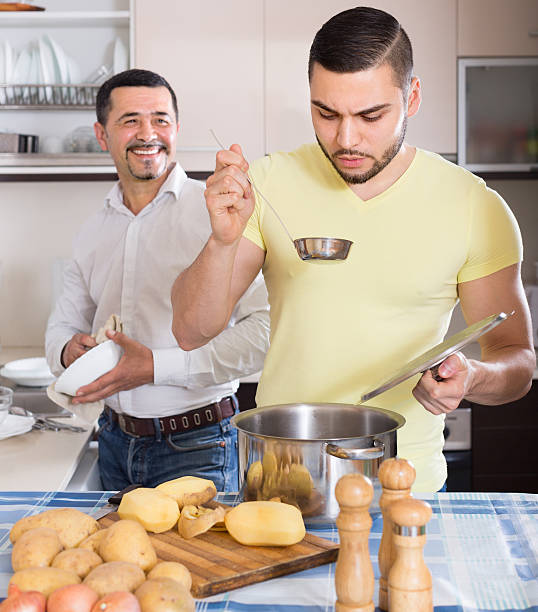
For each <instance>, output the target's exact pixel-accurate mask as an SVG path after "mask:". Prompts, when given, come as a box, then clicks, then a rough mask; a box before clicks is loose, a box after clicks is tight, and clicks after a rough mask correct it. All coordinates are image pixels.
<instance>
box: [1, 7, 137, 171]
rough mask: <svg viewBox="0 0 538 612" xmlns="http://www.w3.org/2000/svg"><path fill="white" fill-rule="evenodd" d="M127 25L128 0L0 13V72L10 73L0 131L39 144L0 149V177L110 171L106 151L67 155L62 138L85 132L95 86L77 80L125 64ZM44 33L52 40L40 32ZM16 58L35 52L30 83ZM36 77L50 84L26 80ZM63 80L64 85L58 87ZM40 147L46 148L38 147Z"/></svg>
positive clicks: (3, 91) (91, 119)
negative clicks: (33, 148)
mask: <svg viewBox="0 0 538 612" xmlns="http://www.w3.org/2000/svg"><path fill="white" fill-rule="evenodd" d="M130 24H131V11H130V1H129V0H95V1H94V2H92V5H91V7H88V6H87V5H83V4H82V3H73V2H70V1H69V0H49V1H48V2H47V3H46V10H45V11H43V12H37V11H36V12H34V11H28V12H2V13H0V45H1V46H0V51H2V52H1V53H0V56H1V57H0V61H1V65H0V73H1V74H2V75H3V76H4V77H10V78H9V82H8V83H7V85H12V87H7V88H6V87H2V88H0V131H9V132H15V133H23V134H35V135H37V136H38V137H39V144H40V150H41V153H22V154H9V153H5V154H1V155H0V176H1V175H13V174H17V173H20V174H22V175H29V174H36V173H37V174H39V173H42V172H45V173H58V172H59V171H60V172H76V173H81V172H82V173H84V172H92V173H94V172H97V171H107V172H109V173H112V172H113V171H114V170H113V166H112V163H111V161H110V158H109V156H108V154H103V153H90V154H89V155H86V152H84V154H77V153H72V152H71V153H70V154H69V155H66V152H67V151H68V150H69V145H68V143H67V140H66V138H67V137H68V135H69V134H70V133H71V132H72V131H73V130H74V129H75V128H77V127H81V126H84V127H85V128H86V129H87V130H89V132H90V135H91V133H92V131H93V128H92V126H93V123H94V122H95V102H94V98H95V94H96V91H97V86H95V85H94V86H93V88H92V87H91V86H83V84H87V83H88V81H89V79H90V78H91V77H92V76H94V73H95V72H96V70H98V69H99V68H101V67H103V66H106V67H107V68H108V69H109V70H110V74H112V72H113V70H114V69H118V67H120V68H119V69H121V67H124V66H125V67H127V66H128V65H129V63H130V61H129V57H128V55H129V49H130V48H131V47H132V45H131V35H132V31H131V27H130ZM45 35H47V36H49V37H50V39H52V42H50V43H49V42H48V39H45V38H43V37H44V36H45ZM10 56H11V57H12V60H11V63H10V62H9V57H10ZM21 57H27V62H26V63H27V64H28V63H29V62H30V61H31V58H32V57H35V61H34V63H33V66H34V67H33V68H32V69H31V70H30V73H32V72H33V75H34V77H33V78H31V79H29V80H32V81H33V83H28V82H27V80H28V70H27V69H23V66H22V63H24V62H22V60H21V61H17V63H15V59H16V58H21ZM6 58H7V59H6ZM105 72H106V71H105ZM9 73H11V74H9ZM60 74H61V77H62V81H61V83H60V82H59V80H58V79H59V75H60ZM25 77H26V78H25ZM0 80H2V81H4V80H7V79H0ZM25 81H26V82H25ZM36 81H38V82H39V83H41V84H42V83H44V82H46V83H47V84H50V86H49V87H46V88H45V87H40V88H38V87H33V88H32V87H30V85H31V84H34V83H35V82H36ZM66 81H68V82H69V83H70V85H69V87H59V86H58V85H60V84H61V85H64V84H65V83H66ZM54 85H56V86H54ZM79 147H80V144H79ZM44 150H46V151H47V153H46V154H42V153H43V151H44ZM88 166H93V168H90V169H88Z"/></svg>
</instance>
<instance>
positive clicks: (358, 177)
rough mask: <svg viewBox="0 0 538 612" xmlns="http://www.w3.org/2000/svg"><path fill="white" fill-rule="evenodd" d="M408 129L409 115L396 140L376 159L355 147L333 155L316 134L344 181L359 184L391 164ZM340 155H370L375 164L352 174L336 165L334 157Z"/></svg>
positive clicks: (341, 150) (322, 148)
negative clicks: (356, 149)
mask: <svg viewBox="0 0 538 612" xmlns="http://www.w3.org/2000/svg"><path fill="white" fill-rule="evenodd" d="M406 131H407V116H405V118H404V120H403V125H402V129H401V131H400V134H399V135H398V137H397V138H396V140H395V141H394V142H393V143H392V144H391V145H390V146H389V147H388V148H387V149H385V152H384V153H383V155H382V156H381V159H376V158H375V157H373V156H372V155H368V154H367V153H363V152H362V151H355V150H353V149H339V150H338V151H336V152H335V153H333V154H332V155H329V153H328V152H327V151H326V150H325V147H324V146H323V145H322V144H321V142H320V140H319V138H318V136H317V134H316V140H317V141H318V144H319V146H320V147H321V150H322V151H323V153H324V154H325V157H326V158H327V159H328V160H329V161H330V162H331V164H332V165H333V168H334V169H335V170H336V172H338V174H339V175H340V176H341V177H342V178H343V179H344V181H345V182H346V183H348V184H350V185H358V184H362V183H366V181H369V180H370V179H371V178H373V177H374V176H375V175H376V174H379V173H380V172H381V170H383V168H385V167H386V166H388V165H389V164H390V162H391V161H392V160H393V159H394V158H395V157H396V155H397V154H398V151H399V150H400V149H401V146H402V144H403V141H404V138H405V132H406ZM339 155H349V156H352V157H369V158H371V159H373V160H374V165H373V166H372V167H371V168H370V170H366V172H362V173H360V174H350V173H348V172H345V171H344V170H342V169H341V168H339V167H338V166H337V165H336V162H335V161H334V158H336V157H338V156H339Z"/></svg>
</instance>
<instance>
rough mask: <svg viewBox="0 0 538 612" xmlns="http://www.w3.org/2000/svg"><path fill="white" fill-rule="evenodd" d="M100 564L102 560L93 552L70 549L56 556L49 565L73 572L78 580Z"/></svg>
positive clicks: (85, 549)
mask: <svg viewBox="0 0 538 612" xmlns="http://www.w3.org/2000/svg"><path fill="white" fill-rule="evenodd" d="M101 563H103V560H102V559H101V557H100V556H99V555H98V554H97V553H94V552H93V550H88V549H87V548H70V549H69V550H64V551H63V552H61V553H59V554H58V555H56V557H54V560H53V561H52V563H51V567H59V568H60V569H64V570H69V571H71V572H75V574H77V576H80V578H85V577H86V576H87V575H88V574H89V573H90V572H91V571H92V569H93V568H94V567H97V566H98V565H101Z"/></svg>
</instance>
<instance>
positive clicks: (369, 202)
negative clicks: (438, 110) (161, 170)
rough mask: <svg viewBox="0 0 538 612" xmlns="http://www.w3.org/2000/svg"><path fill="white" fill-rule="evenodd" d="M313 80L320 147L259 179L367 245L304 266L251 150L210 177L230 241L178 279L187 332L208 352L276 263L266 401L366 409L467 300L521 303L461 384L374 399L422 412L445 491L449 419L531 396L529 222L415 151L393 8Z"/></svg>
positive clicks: (333, 30)
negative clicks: (372, 393) (524, 278)
mask: <svg viewBox="0 0 538 612" xmlns="http://www.w3.org/2000/svg"><path fill="white" fill-rule="evenodd" d="M309 80H310V94H311V113H312V122H313V126H314V130H315V133H316V138H317V144H313V145H305V146H303V147H300V148H299V149H297V150H296V151H294V152H292V153H288V154H285V153H278V154H274V155H270V156H268V157H266V158H264V159H262V160H259V161H257V162H256V163H254V164H253V165H252V166H251V168H250V175H251V177H252V178H253V179H254V183H255V184H256V186H257V187H258V188H259V189H260V191H261V192H262V193H263V194H264V196H265V197H266V198H267V199H268V200H269V201H270V202H271V203H272V204H273V205H275V206H276V208H277V210H278V213H279V215H280V216H281V217H282V218H283V220H284V222H285V224H286V226H287V227H288V229H289V231H290V233H291V234H292V236H294V237H301V236H334V237H339V238H346V239H349V240H352V241H353V243H354V244H353V246H352V248H351V251H350V254H349V256H348V258H347V259H346V260H345V261H343V262H340V263H326V264H324V263H322V264H318V265H315V264H312V263H305V262H303V261H301V260H300V259H299V258H298V256H297V253H296V252H295V250H294V248H293V245H292V244H291V243H290V241H289V239H288V237H287V236H286V234H285V233H284V232H283V230H282V227H281V226H280V225H279V222H278V220H277V219H276V218H275V216H274V215H273V213H272V212H271V211H270V210H268V209H267V207H266V206H265V204H264V202H263V201H262V200H261V199H259V198H258V197H256V194H255V193H254V192H253V190H252V189H251V186H250V184H249V182H248V180H247V175H246V172H247V170H248V164H247V163H246V161H245V159H244V158H243V156H242V152H241V148H240V147H239V146H238V145H233V146H232V147H231V148H230V150H229V151H220V152H219V153H218V154H217V166H216V170H215V173H214V174H213V175H212V176H211V177H210V178H209V180H208V181H207V190H206V201H207V207H208V210H209V214H210V217H211V224H212V235H211V237H210V238H209V240H208V242H207V244H206V246H205V247H204V249H203V251H202V252H201V253H200V255H199V257H198V258H197V259H196V261H195V262H194V263H193V264H192V266H191V267H190V268H188V269H187V270H185V271H184V272H183V273H182V274H181V275H180V276H179V277H178V279H177V280H176V282H175V284H174V288H173V291H172V301H173V310H174V322H173V331H174V335H175V336H176V338H177V340H178V342H179V344H180V346H181V347H182V348H184V349H187V350H190V349H193V348H196V347H198V346H201V345H203V344H204V343H205V342H207V341H208V340H209V339H210V338H212V337H213V336H214V335H216V334H218V333H219V332H220V331H221V329H223V327H224V326H225V325H226V323H227V321H228V317H229V314H230V312H231V311H232V308H233V307H234V304H235V303H236V301H237V299H239V297H240V296H241V295H242V293H243V292H244V291H245V289H246V287H247V286H248V284H249V283H250V282H251V281H252V279H254V278H255V276H256V274H257V273H258V271H259V270H260V268H261V269H263V273H264V277H265V280H266V284H267V288H268V292H269V302H270V306H271V310H270V314H271V345H270V349H269V352H268V355H267V357H266V361H265V365H264V371H263V375H262V379H261V381H260V384H259V387H258V394H257V403H258V405H270V404H282V403H294V402H342V403H357V402H358V400H359V398H360V397H361V395H362V394H363V393H364V392H365V391H367V390H368V389H370V388H371V387H372V386H374V385H375V384H376V383H379V382H382V380H383V379H384V378H386V377H387V375H389V374H390V372H391V371H393V370H394V369H396V368H397V367H399V366H401V365H402V364H404V363H406V362H407V361H409V360H411V359H413V358H414V357H416V356H418V355H419V354H421V353H422V352H424V351H425V350H427V349H429V348H431V347H432V346H434V345H435V344H437V343H439V342H441V341H442V339H443V337H444V336H445V334H446V331H447V329H448V325H449V322H450V317H451V314H452V311H453V308H454V306H455V305H456V303H457V301H458V299H459V300H460V302H461V306H462V310H463V313H464V316H465V318H466V321H467V322H468V323H469V324H471V323H474V322H476V321H479V320H481V319H483V318H484V317H486V316H488V315H490V314H493V313H497V312H500V311H505V312H511V311H512V310H515V312H516V314H515V315H514V316H513V317H511V318H510V319H508V320H507V321H506V322H504V323H503V324H502V325H501V326H499V327H498V328H496V329H495V330H493V331H491V332H490V333H488V334H487V335H486V336H483V337H482V339H481V341H480V344H481V349H482V358H481V360H480V361H478V360H471V359H467V358H466V357H465V356H464V355H463V354H461V353H457V354H455V355H453V356H451V357H449V358H448V359H446V360H445V361H444V363H443V364H442V365H441V366H440V367H439V374H440V376H441V377H442V378H443V380H441V381H436V380H435V379H434V378H433V377H432V375H431V373H430V372H426V373H425V374H424V375H422V376H421V377H418V376H417V377H414V378H412V379H410V380H409V381H407V382H405V383H402V384H401V385H399V386H397V387H396V388H394V389H392V390H390V391H388V392H386V393H384V394H382V395H380V396H379V397H376V398H375V399H374V400H372V401H371V402H370V404H371V405H373V406H378V407H380V408H387V409H390V410H393V411H396V412H398V413H400V414H402V415H403V416H404V417H405V419H406V424H405V426H404V427H403V428H402V429H401V430H399V432H398V452H399V455H400V456H402V457H405V458H407V459H410V460H411V461H413V463H414V464H415V467H416V470H417V479H416V482H415V487H414V489H415V490H416V491H435V490H438V489H440V488H441V487H442V486H443V484H444V482H445V479H446V463H445V460H444V457H443V454H442V448H443V433H442V432H443V426H444V415H445V414H446V413H447V412H450V411H451V410H454V409H455V408H456V407H457V406H458V405H459V403H460V401H461V400H462V399H463V398H466V399H469V400H472V401H475V402H478V403H482V404H491V405H493V404H501V403H504V402H507V401H510V400H514V399H517V398H519V397H521V396H522V395H524V394H525V393H526V392H527V391H528V389H529V387H530V383H531V378H532V372H533V369H534V367H535V356H534V350H533V347H532V340H531V331H530V330H531V328H530V317H529V312H528V306H527V304H526V300H525V296H524V293H523V289H522V285H521V279H520V262H521V259H522V245H521V237H520V233H519V229H518V227H517V223H516V221H515V219H514V217H513V215H512V213H511V212H510V210H509V208H508V207H507V205H506V204H505V203H504V201H503V200H502V198H501V197H500V196H499V195H498V194H496V193H495V192H493V191H491V190H490V189H488V188H487V187H486V185H485V184H484V182H483V181H482V180H481V179H479V178H477V177H475V176H474V175H472V174H471V173H469V172H467V171H466V170H464V169H462V168H459V167H457V166H455V165H453V164H451V163H449V162H447V161H445V160H444V159H442V158H441V157H439V156H438V155H436V154H433V153H429V152H427V151H423V150H420V149H417V148H416V147H413V146H411V145H409V144H407V143H406V142H405V132H406V125H407V120H408V118H409V117H412V116H413V115H414V114H415V113H416V112H417V111H418V109H419V106H420V99H421V93H420V92H421V89H420V81H419V79H418V78H417V77H415V76H413V61H412V50H411V45H410V42H409V39H408V38H407V35H406V34H405V32H404V30H403V29H402V28H401V26H400V24H399V23H398V22H397V21H396V20H395V19H394V18H393V17H392V16H391V15H389V14H387V13H385V12H383V11H379V10H377V9H373V8H367V7H358V8H355V9H351V10H348V11H345V12H343V13H340V14H338V15H336V16H335V17H333V18H332V19H331V20H329V21H328V22H327V23H326V24H325V25H324V26H323V27H322V28H321V30H320V31H319V32H318V33H317V34H316V37H315V39H314V42H313V44H312V48H311V51H310V61H309Z"/></svg>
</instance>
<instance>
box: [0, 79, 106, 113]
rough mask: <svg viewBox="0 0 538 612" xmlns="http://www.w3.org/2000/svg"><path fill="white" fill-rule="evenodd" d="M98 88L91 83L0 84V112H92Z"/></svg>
mask: <svg viewBox="0 0 538 612" xmlns="http://www.w3.org/2000/svg"><path fill="white" fill-rule="evenodd" d="M99 87H100V85H96V84H94V83H82V84H76V83H70V84H69V85H63V84H62V85H59V84H43V83H33V84H16V85H15V84H7V83H1V84H0V110H40V109H48V110H93V109H94V108H95V99H96V96H97V91H98V90H99Z"/></svg>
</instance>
